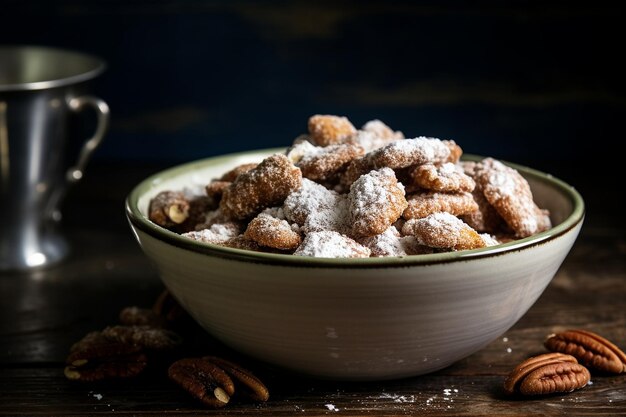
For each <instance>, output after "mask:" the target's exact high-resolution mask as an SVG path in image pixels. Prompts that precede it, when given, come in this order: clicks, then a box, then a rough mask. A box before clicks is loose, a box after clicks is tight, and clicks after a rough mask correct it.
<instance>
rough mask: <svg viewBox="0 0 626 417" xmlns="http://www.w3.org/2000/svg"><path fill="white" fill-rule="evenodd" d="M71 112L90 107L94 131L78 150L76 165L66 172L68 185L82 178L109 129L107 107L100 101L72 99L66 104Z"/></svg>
mask: <svg viewBox="0 0 626 417" xmlns="http://www.w3.org/2000/svg"><path fill="white" fill-rule="evenodd" d="M68 105H69V108H70V110H72V111H75V112H78V111H80V110H82V109H83V108H84V107H85V106H90V107H92V108H93V109H94V110H95V111H96V115H97V122H96V130H95V132H94V134H93V136H92V137H90V138H89V139H87V141H86V142H85V144H84V145H83V147H82V148H81V150H80V153H79V155H78V160H77V161H76V165H74V166H73V167H71V168H70V169H68V170H67V173H66V174H65V179H66V180H67V182H68V183H70V184H74V183H77V182H78V181H79V180H80V179H81V178H82V177H83V173H84V171H85V167H86V166H87V162H89V159H90V158H91V155H92V154H93V152H94V151H95V150H96V148H98V146H99V145H100V143H101V142H102V139H103V138H104V135H105V134H106V131H107V129H108V128H109V106H108V105H107V104H106V103H105V102H104V101H103V100H101V99H99V98H97V97H93V96H80V97H72V98H70V100H69V102H68Z"/></svg>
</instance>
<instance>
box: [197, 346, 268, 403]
mask: <svg viewBox="0 0 626 417" xmlns="http://www.w3.org/2000/svg"><path fill="white" fill-rule="evenodd" d="M202 359H204V360H206V361H209V362H211V363H214V364H215V365H217V366H219V367H220V368H222V369H223V370H224V371H225V372H226V373H227V374H228V375H229V376H230V377H231V378H232V379H233V381H234V383H235V387H236V393H237V395H241V396H243V397H245V398H248V399H250V400H253V401H267V400H268V399H269V398H270V392H269V390H268V389H267V387H266V386H265V384H263V382H261V380H260V379H259V378H257V377H256V376H254V375H253V374H252V373H251V372H250V371H249V370H247V369H245V368H243V367H241V366H239V365H237V364H235V363H233V362H230V361H228V360H226V359H222V358H218V357H215V356H205V357H204V358H202Z"/></svg>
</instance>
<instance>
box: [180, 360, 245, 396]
mask: <svg viewBox="0 0 626 417" xmlns="http://www.w3.org/2000/svg"><path fill="white" fill-rule="evenodd" d="M168 375H169V377H170V379H171V380H172V381H174V382H176V383H177V384H178V385H180V386H181V387H182V388H183V389H184V390H185V391H187V392H189V393H190V394H191V395H193V396H194V397H195V398H197V399H198V400H200V401H202V402H203V403H204V404H205V405H207V406H209V407H211V408H221V407H224V406H225V405H226V404H228V402H229V401H230V397H231V396H232V395H233V394H234V393H235V385H234V384H233V381H232V379H231V378H230V377H229V376H228V374H226V372H224V371H223V370H222V369H221V368H220V367H218V366H217V365H215V364H213V363H211V362H209V361H207V360H204V359H202V358H187V359H180V360H178V361H176V362H174V363H173V364H172V365H171V366H170V367H169V369H168Z"/></svg>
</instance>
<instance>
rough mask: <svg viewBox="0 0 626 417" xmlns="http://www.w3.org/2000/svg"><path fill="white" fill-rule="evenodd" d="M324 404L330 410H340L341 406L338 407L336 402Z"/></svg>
mask: <svg viewBox="0 0 626 417" xmlns="http://www.w3.org/2000/svg"><path fill="white" fill-rule="evenodd" d="M324 406H325V407H326V408H327V409H328V411H339V408H337V407H336V406H335V404H324Z"/></svg>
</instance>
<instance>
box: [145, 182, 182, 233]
mask: <svg viewBox="0 0 626 417" xmlns="http://www.w3.org/2000/svg"><path fill="white" fill-rule="evenodd" d="M187 217H189V200H188V199H187V197H186V196H185V194H184V193H182V192H180V191H161V192H160V193H158V194H157V195H156V196H155V197H154V198H152V199H151V200H150V206H149V208H148V218H149V219H150V220H151V221H153V222H154V223H156V224H158V225H159V226H162V227H165V228H171V227H174V226H176V225H179V224H181V223H183V222H184V221H185V220H187Z"/></svg>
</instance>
